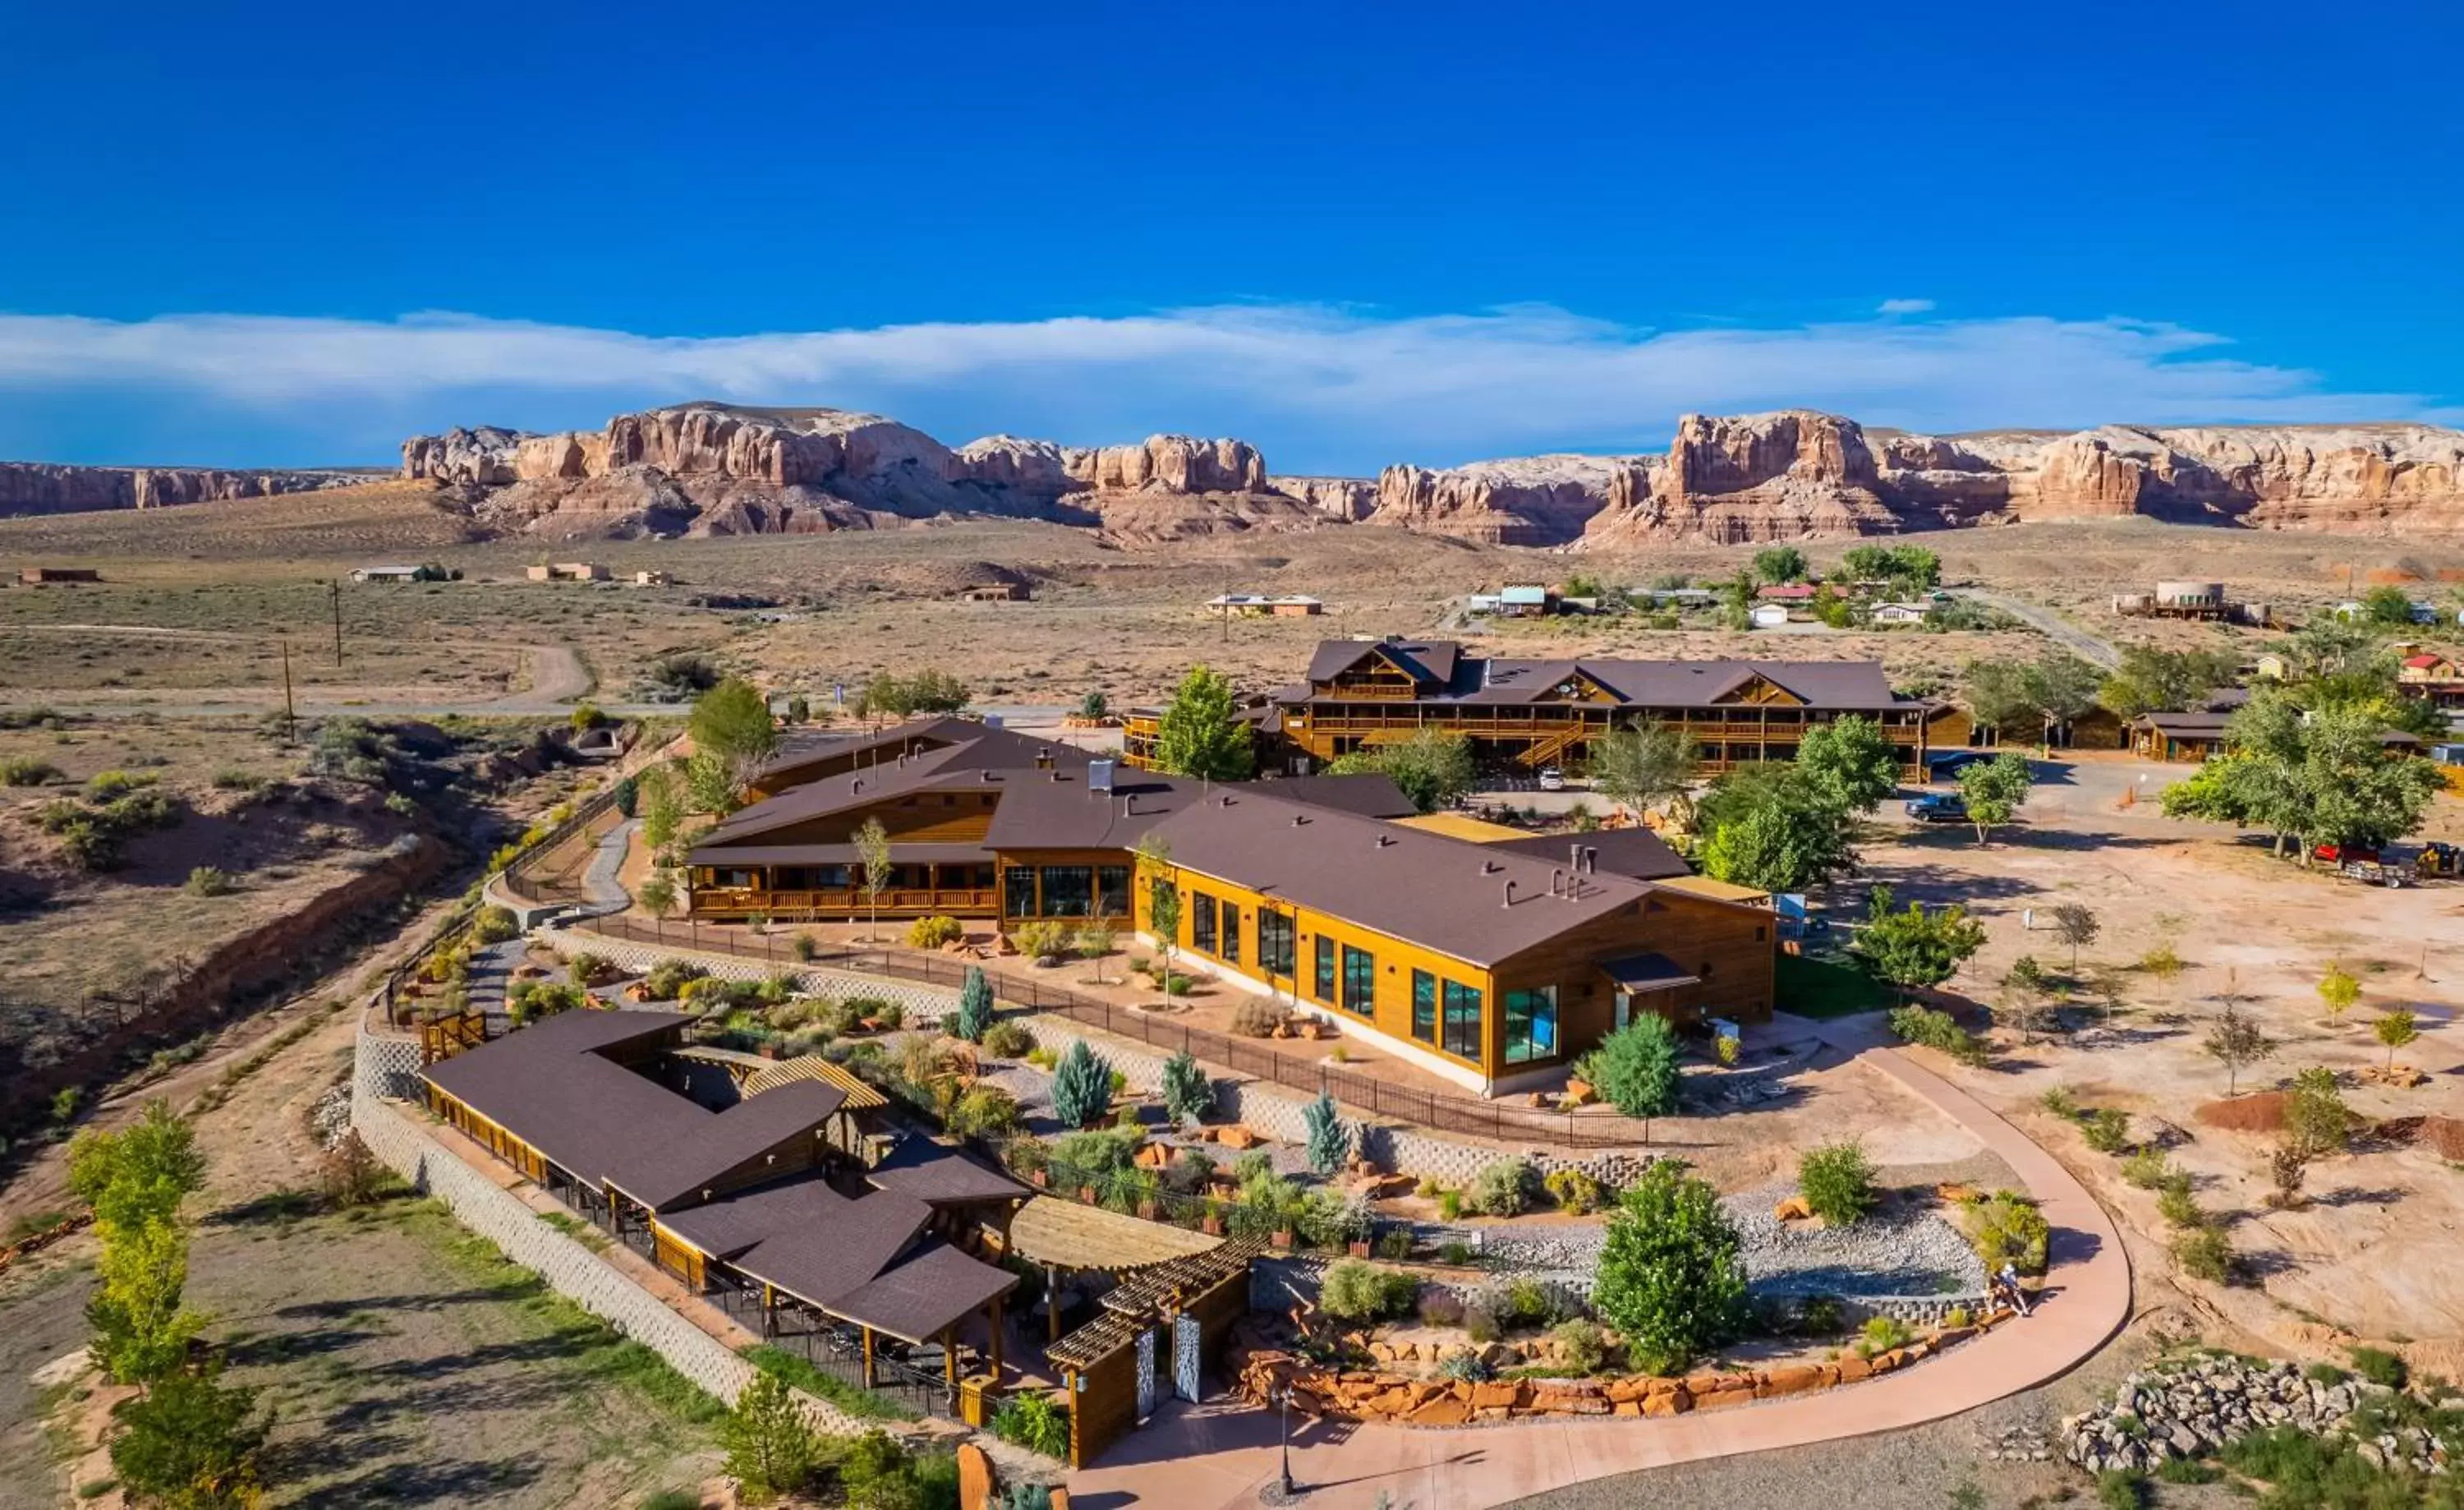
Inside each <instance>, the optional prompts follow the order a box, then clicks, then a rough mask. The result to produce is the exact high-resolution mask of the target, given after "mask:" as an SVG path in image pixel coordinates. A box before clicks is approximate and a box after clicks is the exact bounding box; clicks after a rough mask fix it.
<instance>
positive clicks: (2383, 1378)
mask: <svg viewBox="0 0 2464 1510" xmlns="http://www.w3.org/2000/svg"><path fill="white" fill-rule="evenodd" d="M2345 1353H2346V1356H2348V1357H2349V1358H2351V1359H2352V1362H2353V1372H2355V1373H2357V1374H2360V1375H2361V1376H2362V1377H2363V1378H2365V1379H2366V1380H2368V1381H2369V1382H2370V1383H2372V1384H2374V1385H2384V1386H2386V1387H2387V1388H2389V1389H2401V1388H2404V1387H2405V1385H2406V1383H2407V1382H2408V1381H2409V1379H2410V1378H2411V1371H2410V1370H2409V1369H2408V1368H2407V1367H2406V1366H2405V1363H2404V1360H2403V1359H2401V1358H2398V1357H2397V1356H2396V1355H2395V1354H2393V1353H2390V1352H2387V1350H2385V1349H2384V1348H2378V1347H2352V1348H2347V1349H2345Z"/></svg>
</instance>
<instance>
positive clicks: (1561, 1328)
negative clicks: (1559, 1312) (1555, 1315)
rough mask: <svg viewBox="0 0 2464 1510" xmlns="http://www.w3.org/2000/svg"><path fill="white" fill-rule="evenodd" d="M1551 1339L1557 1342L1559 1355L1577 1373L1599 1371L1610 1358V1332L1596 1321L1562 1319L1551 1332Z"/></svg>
mask: <svg viewBox="0 0 2464 1510" xmlns="http://www.w3.org/2000/svg"><path fill="white" fill-rule="evenodd" d="M1549 1340H1550V1341H1551V1342H1552V1343H1556V1344H1557V1356H1558V1357H1559V1358H1560V1359H1561V1360H1563V1361H1564V1363H1565V1365H1566V1366H1567V1367H1569V1368H1571V1369H1573V1371H1574V1372H1576V1373H1581V1374H1589V1373H1597V1372H1598V1371H1599V1367H1600V1365H1601V1364H1603V1363H1605V1362H1606V1361H1607V1360H1608V1353H1609V1346H1608V1343H1609V1339H1608V1334H1607V1333H1606V1332H1603V1331H1602V1330H1600V1326H1599V1323H1598V1322H1596V1321H1583V1320H1582V1319H1580V1318H1576V1319H1575V1320H1573V1321H1561V1322H1559V1323H1558V1324H1557V1327H1556V1329H1555V1330H1553V1331H1551V1333H1550V1334H1549Z"/></svg>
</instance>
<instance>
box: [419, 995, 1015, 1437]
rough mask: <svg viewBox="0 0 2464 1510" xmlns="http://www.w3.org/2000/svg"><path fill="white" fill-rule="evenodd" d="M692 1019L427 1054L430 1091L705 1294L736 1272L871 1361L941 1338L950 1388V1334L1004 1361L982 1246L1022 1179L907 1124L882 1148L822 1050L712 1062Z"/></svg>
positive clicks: (465, 1122) (561, 1018)
mask: <svg viewBox="0 0 2464 1510" xmlns="http://www.w3.org/2000/svg"><path fill="white" fill-rule="evenodd" d="M692 1022H693V1018H692V1017H690V1016H686V1015H683V1014H679V1013H674V1012H656V1011H569V1012H563V1013H561V1014H559V1015H557V1016H554V1017H550V1018H548V1019H546V1020H545V1021H542V1022H539V1023H536V1024H534V1025H532V1026H530V1027H528V1028H524V1029H521V1030H519V1031H517V1032H515V1033H510V1034H508V1035H507V1036H505V1037H502V1038H499V1039H497V1040H495V1042H493V1043H489V1044H486V1045H483V1046H481V1047H478V1048H474V1049H472V1050H470V1051H468V1052H466V1053H463V1054H458V1055H454V1056H453V1057H451V1058H448V1059H444V1060H440V1061H438V1062H437V1063H434V1064H431V1065H429V1067H428V1069H427V1070H426V1072H425V1075H426V1078H427V1081H428V1099H429V1107H430V1109H431V1110H433V1111H434V1112H435V1113H436V1114H437V1115H438V1116H439V1117H441V1118H443V1119H444V1120H445V1121H447V1122H449V1123H451V1125H452V1126H453V1127H454V1128H456V1129H457V1130H459V1131H460V1132H462V1133H463V1134H464V1135H466V1136H467V1137H469V1138H471V1139H472V1140H473V1142H475V1143H477V1144H480V1145H481V1146H482V1147H484V1148H486V1149H487V1150H488V1151H489V1152H490V1153H492V1154H494V1155H495V1157H497V1158H499V1159H502V1160H503V1161H505V1163H507V1164H509V1165H511V1166H513V1167H514V1168H515V1169H517V1170H518V1171H519V1172H520V1173H521V1174H523V1175H524V1176H526V1177H527V1178H529V1179H530V1180H531V1181H533V1182H534V1183H536V1184H538V1185H539V1186H540V1187H541V1188H544V1189H546V1190H547V1191H548V1192H549V1193H550V1194H553V1195H555V1196H557V1197H558V1198H560V1199H561V1200H563V1201H564V1202H565V1203H566V1204H567V1205H569V1206H572V1207H574V1208H575V1209H577V1210H582V1211H583V1212H585V1213H586V1214H588V1215H589V1216H590V1217H591V1218H592V1219H593V1220H594V1221H597V1222H599V1223H600V1224H602V1225H603V1226H605V1228H606V1229H607V1231H609V1232H611V1233H613V1234H614V1235H616V1236H617V1237H618V1238H620V1239H627V1238H630V1239H632V1240H635V1241H637V1242H638V1241H639V1240H640V1239H641V1238H642V1237H644V1236H645V1235H647V1237H648V1239H649V1241H648V1243H647V1245H646V1246H647V1250H648V1253H649V1256H650V1257H651V1258H652V1260H653V1261H654V1262H656V1263H657V1264H658V1265H659V1266H660V1267H661V1268H663V1269H666V1270H668V1271H669V1272H670V1273H671V1274H673V1275H674V1276H675V1277H677V1278H679V1279H681V1280H683V1281H684V1282H685V1283H686V1284H687V1285H689V1286H691V1287H692V1289H693V1292H694V1293H696V1294H708V1293H710V1292H711V1291H712V1290H714V1289H715V1288H718V1287H721V1286H732V1287H734V1288H736V1289H739V1290H748V1291H753V1292H757V1293H759V1296H760V1297H761V1301H762V1307H763V1313H764V1316H765V1318H767V1317H769V1316H772V1315H774V1314H775V1313H776V1312H777V1311H778V1309H779V1308H780V1307H781V1306H793V1307H799V1308H801V1309H803V1311H805V1312H807V1313H809V1314H814V1315H818V1316H821V1317H825V1318H828V1319H831V1320H833V1321H838V1322H841V1323H844V1324H846V1325H847V1326H850V1327H853V1328H856V1329H858V1330H859V1331H860V1333H861V1335H862V1345H863V1352H864V1359H865V1363H866V1366H867V1370H868V1373H869V1371H870V1368H871V1366H872V1364H873V1362H874V1349H875V1347H876V1345H877V1342H878V1340H879V1339H882V1338H891V1339H896V1340H898V1341H900V1342H904V1343H913V1344H917V1345H931V1344H937V1345H938V1346H939V1347H940V1349H941V1355H942V1359H943V1363H944V1366H945V1368H946V1369H947V1370H948V1372H949V1382H950V1384H951V1386H952V1388H955V1387H956V1384H957V1344H958V1343H959V1342H960V1341H962V1340H966V1339H979V1340H980V1342H981V1344H982V1346H983V1348H984V1350H985V1351H986V1354H987V1356H988V1357H989V1360H990V1364H991V1367H992V1370H993V1372H994V1373H995V1374H998V1373H999V1372H1000V1367H1001V1341H1000V1340H1001V1302H1002V1299H1003V1298H1004V1297H1006V1296H1007V1295H1008V1294H1009V1293H1010V1292H1011V1290H1013V1289H1014V1288H1016V1286H1017V1284H1018V1277H1017V1276H1016V1275H1015V1274H1012V1273H1011V1272H1009V1271H1008V1270H1007V1269H1004V1268H1002V1267H1001V1266H1000V1264H999V1263H997V1262H993V1261H988V1260H989V1259H991V1258H993V1257H995V1256H997V1255H999V1254H1000V1253H1001V1251H1002V1250H1003V1249H1004V1247H1005V1246H1006V1242H1007V1232H1008V1228H1009V1223H1010V1219H1011V1217H1012V1216H1013V1215H1014V1214H1015V1213H1016V1211H1017V1210H1018V1209H1019V1207H1020V1206H1021V1205H1022V1204H1023V1202H1024V1201H1025V1200H1026V1198H1027V1195H1028V1191H1027V1189H1026V1188H1025V1187H1023V1186H1021V1185H1019V1184H1018V1183H1017V1182H1015V1181H1013V1180H1011V1179H1010V1178H1009V1176H1007V1175H1006V1174H1003V1173H1001V1171H999V1170H997V1169H994V1168H992V1167H990V1166H986V1165H983V1164H980V1163H979V1162H977V1161H975V1160H973V1159H970V1158H968V1157H966V1156H964V1155H962V1154H960V1153H958V1152H957V1151H956V1150H953V1149H948V1148H943V1147H941V1146H939V1145H937V1144H930V1143H927V1142H920V1141H917V1140H914V1139H913V1138H911V1139H909V1140H907V1141H906V1142H905V1143H902V1144H898V1145H897V1146H896V1147H895V1148H893V1149H891V1150H890V1151H888V1152H887V1153H883V1154H878V1155H876V1154H875V1153H873V1152H872V1150H873V1149H874V1148H875V1147H876V1146H877V1142H878V1141H877V1140H875V1139H872V1138H869V1137H867V1136H866V1130H865V1128H864V1127H863V1126H862V1125H861V1124H860V1121H859V1119H860V1116H861V1112H862V1110H863V1109H864V1106H865V1105H869V1106H878V1105H880V1104H881V1101H880V1099H879V1096H878V1093H873V1092H871V1091H870V1090H869V1087H864V1086H862V1085H861V1082H853V1081H851V1080H850V1079H846V1078H843V1076H844V1072H838V1073H836V1074H833V1073H832V1070H831V1068H830V1067H825V1066H822V1065H820V1064H819V1062H818V1061H813V1062H812V1063H810V1064H809V1065H808V1064H807V1061H804V1060H795V1061H789V1062H790V1063H791V1064H794V1065H797V1066H803V1067H806V1068H808V1069H809V1070H811V1071H812V1072H813V1073H808V1074H803V1075H799V1074H794V1073H779V1072H778V1071H777V1070H774V1071H772V1072H771V1073H769V1074H768V1075H767V1077H766V1078H765V1077H764V1076H763V1075H755V1076H752V1077H746V1078H744V1079H742V1080H737V1079H736V1078H735V1077H732V1076H729V1075H726V1074H718V1075H713V1074H711V1073H710V1071H711V1069H712V1067H713V1065H714V1064H715V1063H716V1062H718V1061H716V1060H715V1059H713V1058H712V1057H711V1056H710V1055H706V1054H701V1053H699V1052H697V1051H695V1050H693V1048H691V1047H690V1046H688V1045H687V1044H686V1043H685V1041H684V1034H685V1029H686V1027H687V1026H688V1025H689V1024H690V1023H692ZM781 1068H783V1067H781ZM748 1088H749V1090H750V1094H745V1092H746V1091H747V1090H748ZM866 1096H869V1097H870V1098H871V1099H870V1100H869V1102H866V1101H865V1097H866ZM731 1098H732V1099H731ZM860 1103H862V1104H860ZM867 1382H868V1384H869V1383H870V1380H869V1378H868V1381H867Z"/></svg>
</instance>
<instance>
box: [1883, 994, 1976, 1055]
mask: <svg viewBox="0 0 2464 1510" xmlns="http://www.w3.org/2000/svg"><path fill="white" fill-rule="evenodd" d="M1890 1021H1891V1032H1892V1033H1896V1034H1898V1035H1899V1037H1900V1038H1901V1039H1902V1040H1903V1042H1907V1043H1913V1044H1918V1045H1921V1046H1923V1047H1925V1048H1927V1049H1933V1050H1938V1051H1939V1052H1941V1053H1943V1054H1947V1055H1950V1056H1951V1057H1952V1058H1954V1059H1957V1060H1959V1061H1960V1062H1961V1063H1963V1064H1980V1063H1983V1062H1984V1059H1985V1052H1986V1051H1985V1044H1984V1041H1983V1040H1982V1039H1980V1038H1978V1037H1976V1036H1975V1035H1974V1034H1973V1033H1969V1031H1968V1030H1967V1029H1965V1028H1963V1027H1961V1026H1960V1025H1959V1019H1958V1018H1956V1017H1953V1016H1952V1015H1951V1014H1950V1013H1948V1012H1947V1011H1938V1010H1935V1009H1933V1008H1931V1007H1900V1008H1896V1009H1894V1010H1892V1012H1891V1018H1890Z"/></svg>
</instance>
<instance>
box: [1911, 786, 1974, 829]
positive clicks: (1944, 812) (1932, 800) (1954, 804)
mask: <svg viewBox="0 0 2464 1510" xmlns="http://www.w3.org/2000/svg"><path fill="white" fill-rule="evenodd" d="M1906 811H1907V814H1908V816H1909V817H1911V818H1914V819H1916V820H1917V821H1918V822H1919V823H1966V822H1967V821H1968V801H1967V799H1966V798H1964V797H1962V796H1960V795H1959V794H1958V793H1957V792H1949V791H1930V792H1927V793H1925V795H1924V796H1922V797H1912V798H1910V799H1909V800H1908V802H1907V807H1906Z"/></svg>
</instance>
